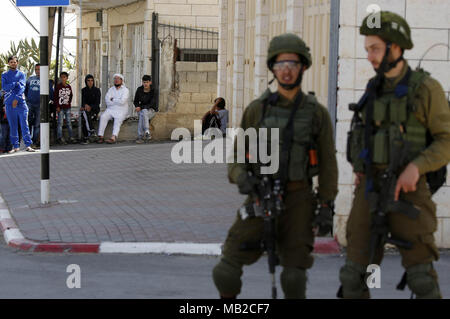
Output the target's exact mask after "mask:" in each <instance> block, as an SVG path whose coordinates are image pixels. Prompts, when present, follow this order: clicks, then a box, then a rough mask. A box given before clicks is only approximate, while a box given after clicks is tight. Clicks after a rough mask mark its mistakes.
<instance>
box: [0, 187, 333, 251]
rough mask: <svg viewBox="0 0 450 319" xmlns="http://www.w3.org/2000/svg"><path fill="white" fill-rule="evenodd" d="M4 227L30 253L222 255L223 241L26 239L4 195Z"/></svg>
mask: <svg viewBox="0 0 450 319" xmlns="http://www.w3.org/2000/svg"><path fill="white" fill-rule="evenodd" d="M0 228H1V230H2V232H3V236H4V238H5V241H6V244H7V245H8V246H10V247H13V248H16V249H20V250H23V251H30V252H47V253H95V254H97V253H110V254H112V253H115V254H168V255H172V254H183V255H203V256H205V255H206V256H220V255H221V253H222V244H201V243H158V242H154V243H117V242H101V243H51V242H38V241H33V240H29V239H27V238H25V237H24V236H23V234H22V232H21V231H20V229H19V227H18V226H17V224H16V222H15V221H14V220H13V218H12V217H11V214H10V213H9V209H8V207H7V205H6V203H5V201H4V200H3V198H2V196H1V195H0ZM340 252H341V250H340V248H339V244H338V243H337V241H336V239H334V238H316V241H315V243H314V253H316V254H339V253H340Z"/></svg>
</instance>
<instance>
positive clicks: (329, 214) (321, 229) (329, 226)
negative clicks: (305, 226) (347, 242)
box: [313, 205, 333, 237]
mask: <svg viewBox="0 0 450 319" xmlns="http://www.w3.org/2000/svg"><path fill="white" fill-rule="evenodd" d="M313 227H314V233H315V235H316V236H319V237H322V236H325V235H327V234H328V233H331V232H332V231H333V210H332V209H331V207H330V206H328V205H322V206H321V207H320V208H319V210H318V212H317V215H316V217H315V218H314V222H313Z"/></svg>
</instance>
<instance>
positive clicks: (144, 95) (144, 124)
mask: <svg viewBox="0 0 450 319" xmlns="http://www.w3.org/2000/svg"><path fill="white" fill-rule="evenodd" d="M155 102H156V101H155V90H154V89H153V87H152V77H151V76H150V75H144V76H143V77H142V86H140V87H138V88H137V90H136V94H135V95H134V106H135V107H136V113H138V114H139V124H138V138H137V140H136V143H138V144H142V143H144V139H145V140H146V141H149V140H150V139H151V138H152V135H151V133H150V121H151V120H152V119H153V117H155V115H156V112H158V107H157V105H156V103H155Z"/></svg>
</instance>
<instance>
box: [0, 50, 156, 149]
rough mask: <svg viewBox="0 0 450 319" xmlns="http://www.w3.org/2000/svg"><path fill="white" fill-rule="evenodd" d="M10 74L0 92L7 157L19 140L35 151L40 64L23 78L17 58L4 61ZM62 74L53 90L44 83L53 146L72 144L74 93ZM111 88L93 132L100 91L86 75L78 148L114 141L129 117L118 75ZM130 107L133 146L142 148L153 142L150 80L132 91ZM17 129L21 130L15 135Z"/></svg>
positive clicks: (0, 133) (0, 141)
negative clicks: (135, 118) (134, 119)
mask: <svg viewBox="0 0 450 319" xmlns="http://www.w3.org/2000/svg"><path fill="white" fill-rule="evenodd" d="M8 67H9V70H8V71H6V72H4V73H3V74H2V92H1V97H0V124H1V130H0V154H1V153H8V154H12V153H15V152H18V151H19V150H20V138H21V139H22V140H23V142H24V144H25V151H27V152H35V150H36V149H37V148H39V144H40V103H41V98H40V65H39V64H37V65H36V66H35V75H33V76H31V77H29V78H28V80H27V79H26V75H25V74H24V73H23V72H21V71H20V70H18V59H17V57H15V56H12V57H10V58H8ZM68 78H69V75H68V73H67V72H61V73H60V74H59V81H58V83H57V84H56V86H55V87H54V88H53V86H54V85H53V81H52V80H50V83H49V88H50V92H49V109H50V114H51V117H53V118H55V119H56V118H57V129H56V143H57V144H67V143H77V142H78V141H77V140H76V139H75V138H74V134H73V130H72V121H71V120H72V119H71V109H72V99H73V95H74V94H73V90H72V87H71V86H70V84H69V83H68ZM113 81H114V86H113V87H111V88H110V89H109V90H108V92H107V93H106V96H105V102H106V110H105V111H104V112H103V113H102V114H101V116H100V123H99V124H98V130H97V128H96V126H97V121H98V118H99V113H100V103H101V91H100V89H99V88H98V87H96V86H95V79H94V77H93V76H92V75H91V74H88V75H87V76H86V78H85V84H86V86H85V87H84V88H83V89H82V93H81V107H80V111H81V119H80V122H81V125H82V136H81V137H80V142H81V144H88V143H89V141H93V139H94V140H95V141H96V142H97V143H99V144H101V143H104V142H106V143H109V144H113V143H117V138H118V136H119V132H120V128H121V125H122V123H123V121H124V120H125V119H126V118H127V115H128V100H129V89H128V88H127V87H126V86H125V85H124V77H123V76H122V75H121V74H115V75H114V76H113ZM133 102H134V106H135V108H136V112H137V113H138V115H139V124H138V132H137V135H138V137H137V140H136V143H138V144H141V143H144V142H145V141H148V140H150V139H151V138H152V136H151V132H150V121H151V120H152V118H153V117H154V116H155V115H156V113H157V112H158V106H157V103H156V98H155V91H154V89H153V88H152V78H151V76H150V75H144V76H143V78H142V86H140V87H139V88H138V89H137V90H136V94H135V97H134V100H133ZM110 120H114V125H113V131H112V136H111V137H110V138H109V139H107V140H105V139H104V133H105V129H106V126H107V124H108V122H109V121H110ZM64 121H65V122H66V126H67V131H68V140H67V141H66V139H65V138H64V136H63V124H64ZM19 128H20V132H19Z"/></svg>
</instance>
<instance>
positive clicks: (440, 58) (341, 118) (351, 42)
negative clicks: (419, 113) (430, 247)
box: [336, 0, 450, 248]
mask: <svg viewBox="0 0 450 319" xmlns="http://www.w3.org/2000/svg"><path fill="white" fill-rule="evenodd" d="M371 4H378V5H379V6H380V7H381V9H382V10H390V11H394V12H396V13H398V14H400V15H401V16H403V17H405V18H406V19H407V21H408V22H409V23H410V26H411V28H412V37H413V41H414V48H413V50H411V51H407V52H406V55H405V56H406V58H407V59H408V60H409V63H410V66H411V67H412V68H415V67H416V66H417V65H418V62H419V59H420V57H421V56H422V55H423V54H424V53H425V52H426V51H427V49H428V48H430V47H431V46H432V45H434V44H436V43H443V44H445V45H449V39H450V19H449V18H448V17H449V12H450V2H448V1H434V0H397V1H375V0H358V1H357V0H341V8H340V26H341V28H340V32H339V35H340V40H339V43H340V45H339V78H338V79H339V80H338V87H339V91H338V105H337V132H336V133H337V135H336V136H337V137H336V143H337V150H338V160H339V195H338V198H337V202H336V205H337V209H336V212H337V216H336V228H337V235H338V239H339V242H340V243H341V244H344V245H345V244H346V240H345V225H346V221H347V218H348V214H349V212H350V207H351V203H352V199H353V190H354V188H353V186H352V185H353V180H354V176H353V174H352V168H351V166H350V165H349V164H348V163H347V161H346V158H345V150H346V138H347V132H348V130H349V127H350V121H351V117H352V113H351V112H350V111H348V104H349V103H351V102H355V101H358V100H359V98H360V97H361V95H362V94H363V91H364V89H365V85H366V84H367V81H368V79H369V78H371V77H372V76H374V71H373V69H372V66H371V64H370V63H369V62H368V61H367V60H366V53H365V50H364V38H363V37H362V36H360V35H359V26H360V25H361V22H362V20H363V18H364V17H365V16H366V15H367V11H366V10H367V7H368V6H369V5H371ZM424 8H426V9H425V10H424ZM445 45H444V46H439V47H436V48H434V49H433V50H432V51H431V52H430V53H429V54H428V55H427V56H426V58H425V59H424V61H423V63H422V67H423V68H425V69H426V70H427V71H429V72H431V74H432V76H433V77H434V78H436V79H437V80H439V81H440V83H441V84H442V86H443V87H444V90H445V91H446V93H447V96H448V95H449V92H450V78H449V76H448V74H450V59H449V58H450V52H449V49H448V47H446V46H445ZM433 199H434V200H435V201H436V202H437V204H438V211H437V215H438V230H437V232H436V234H435V237H436V242H437V244H438V247H441V248H450V179H449V180H448V181H447V186H446V187H444V188H442V189H441V190H440V191H439V192H438V193H437V194H436V195H435V196H434V198H433Z"/></svg>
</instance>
